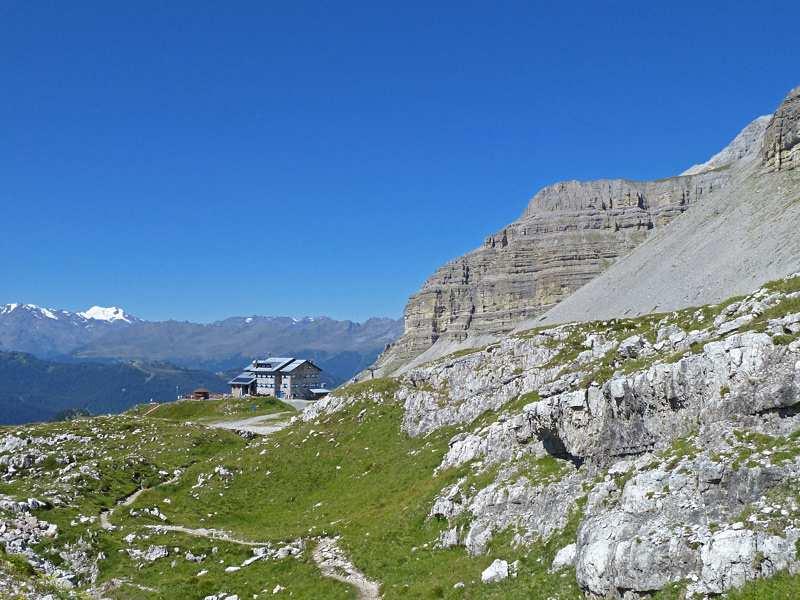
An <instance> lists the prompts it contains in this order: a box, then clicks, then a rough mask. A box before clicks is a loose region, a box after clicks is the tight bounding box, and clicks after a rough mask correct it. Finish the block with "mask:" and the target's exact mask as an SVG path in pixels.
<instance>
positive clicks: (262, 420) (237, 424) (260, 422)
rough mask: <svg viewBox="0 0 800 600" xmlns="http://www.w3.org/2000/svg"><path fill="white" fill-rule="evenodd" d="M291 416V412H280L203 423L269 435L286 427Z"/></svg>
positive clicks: (220, 427)
mask: <svg viewBox="0 0 800 600" xmlns="http://www.w3.org/2000/svg"><path fill="white" fill-rule="evenodd" d="M292 416H294V415H293V414H292V413H286V412H282V413H273V414H270V415H261V416H258V417H248V418H246V419H237V420H235V421H216V422H211V423H205V425H207V426H208V427H217V428H219V429H229V430H232V431H249V432H250V433H255V434H256V435H269V434H270V433H275V432H276V431H280V430H281V429H283V428H284V427H286V426H287V425H288V424H289V419H290V418H291V417H292Z"/></svg>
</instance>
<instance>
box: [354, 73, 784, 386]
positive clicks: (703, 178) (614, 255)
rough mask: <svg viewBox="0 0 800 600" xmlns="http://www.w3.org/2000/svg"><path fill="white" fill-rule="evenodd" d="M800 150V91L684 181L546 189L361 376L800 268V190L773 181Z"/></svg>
mask: <svg viewBox="0 0 800 600" xmlns="http://www.w3.org/2000/svg"><path fill="white" fill-rule="evenodd" d="M798 141H800V88H796V89H795V90H793V91H792V92H791V93H790V94H789V95H788V96H787V98H786V99H785V100H784V102H783V103H782V104H781V105H780V107H779V108H778V110H777V111H776V112H775V114H774V115H772V116H763V117H759V118H757V119H755V120H754V121H753V122H752V123H750V124H749V125H748V126H747V127H745V128H744V129H743V130H742V131H741V132H740V133H739V135H737V136H736V138H735V139H734V140H733V141H732V142H731V143H730V144H729V145H728V146H727V147H726V148H725V149H723V150H722V151H721V152H719V153H718V154H716V155H715V156H713V157H712V158H711V159H710V160H708V161H707V162H705V163H703V164H699V165H695V166H693V167H691V168H690V169H687V170H686V171H685V172H684V173H683V174H682V175H681V176H679V177H673V178H669V179H664V180H659V181H655V182H634V181H628V180H619V179H617V180H601V181H591V182H577V181H569V182H562V183H558V184H555V185H552V186H548V187H546V188H544V189H543V190H541V191H540V192H539V193H538V194H536V196H535V197H534V198H533V199H532V200H531V201H530V203H529V205H528V208H527V209H526V210H525V212H524V214H523V215H522V216H521V217H520V219H519V220H517V221H515V222H514V223H511V224H510V225H508V226H507V227H506V228H504V229H503V230H502V231H500V232H498V233H496V234H494V235H491V236H489V237H488V238H486V240H485V241H484V244H483V246H482V247H481V248H478V249H476V250H474V251H472V252H470V253H469V254H466V255H465V256H462V257H460V258H458V259H456V260H454V261H452V262H450V263H448V264H446V265H444V266H443V267H441V268H440V269H439V270H437V271H436V272H435V273H434V274H433V275H432V276H431V277H430V278H429V279H428V280H427V281H426V282H425V284H424V285H423V286H422V289H421V290H420V291H419V292H418V293H416V294H415V295H414V296H412V297H411V298H410V299H409V301H408V304H407V306H406V310H405V329H404V331H405V332H404V334H403V336H402V337H401V338H400V339H399V340H397V341H396V342H394V343H393V344H391V345H390V346H389V347H388V349H387V350H386V351H385V352H384V353H383V355H381V357H379V359H378V361H377V362H376V363H375V365H374V366H373V368H372V369H370V370H369V371H367V372H365V373H364V374H362V376H361V377H363V376H364V375H366V376H380V375H386V374H391V373H395V372H397V373H402V372H404V371H405V370H406V369H407V368H409V366H414V365H416V364H420V363H421V362H423V361H428V360H431V359H434V358H437V357H439V356H443V355H445V354H447V353H449V352H452V351H454V350H458V349H459V348H464V347H466V346H470V345H471V346H477V345H483V344H485V343H488V342H491V341H493V340H494V339H496V338H497V337H498V336H499V335H502V334H503V333H506V332H508V331H510V330H512V329H513V328H514V327H517V326H519V325H520V323H524V325H523V326H524V327H527V328H529V327H531V326H533V325H532V324H531V323H532V322H534V319H539V318H540V317H541V316H543V315H545V316H544V324H553V323H557V322H566V321H570V320H591V319H599V318H609V317H621V316H631V315H637V314H646V313H648V312H653V311H655V310H674V309H677V308H681V307H684V306H691V305H693V304H704V303H709V302H716V301H719V300H721V299H723V298H726V297H728V296H731V295H733V294H737V293H744V292H746V291H747V290H750V289H753V288H754V287H756V286H758V285H761V284H762V283H764V282H765V281H769V280H770V279H775V278H777V277H782V276H784V275H786V274H787V273H789V272H792V271H793V270H794V269H796V268H797V261H796V260H795V259H794V257H795V256H796V255H797V250H798V249H800V236H798V235H797V234H796V231H795V228H794V227H793V223H794V222H795V220H796V219H795V212H796V210H797V209H798V204H797V202H796V193H797V190H798V189H799V188H800V182H798V181H797V179H796V177H792V176H781V177H778V176H773V175H769V173H774V172H777V171H780V172H784V171H787V170H790V169H792V168H793V167H795V166H796V165H797V164H798V161H800V158H798V157H800V150H798V148H800V144H798ZM701 200H702V202H701ZM690 207H694V208H692V210H688V209H689V208H690ZM787 210H788V211H789V212H791V213H792V214H791V215H788V217H787V215H786V211H787ZM678 216H680V217H681V218H680V219H676V217H678ZM674 221H675V222H678V223H680V224H681V227H678V228H676V225H675V224H673V222H674ZM668 224H669V227H666V225H668ZM644 240H648V243H647V244H643V241H644ZM732 240H735V241H736V243H732ZM698 250H700V251H698ZM623 257H624V260H618V259H620V258H623ZM676 280H678V281H681V282H685V285H679V286H676V285H673V283H672V282H674V281H676ZM597 282H601V283H597Z"/></svg>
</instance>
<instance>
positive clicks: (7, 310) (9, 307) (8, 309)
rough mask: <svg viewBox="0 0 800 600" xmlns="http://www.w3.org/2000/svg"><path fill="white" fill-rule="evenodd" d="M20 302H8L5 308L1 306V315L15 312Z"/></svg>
mask: <svg viewBox="0 0 800 600" xmlns="http://www.w3.org/2000/svg"><path fill="white" fill-rule="evenodd" d="M17 307H19V304H6V305H4V306H3V308H0V315H7V314H8V313H11V312H14V311H15V310H16V309H17Z"/></svg>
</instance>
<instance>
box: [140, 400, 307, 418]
mask: <svg viewBox="0 0 800 600" xmlns="http://www.w3.org/2000/svg"><path fill="white" fill-rule="evenodd" d="M281 412H286V413H294V412H296V411H295V409H294V407H293V406H291V405H289V404H286V403H285V402H281V401H280V400H278V399H277V398H272V397H268V396H263V397H256V398H222V399H214V400H178V401H177V402H165V403H164V404H158V405H153V404H140V405H138V406H136V407H134V408H133V409H131V410H130V411H129V413H130V414H131V415H135V416H144V415H147V416H148V417H152V418H158V419H167V420H170V421H200V422H203V421H224V420H226V419H233V418H245V417H256V416H260V415H269V414H275V413H281Z"/></svg>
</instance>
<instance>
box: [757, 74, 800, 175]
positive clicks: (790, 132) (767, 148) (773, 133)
mask: <svg viewBox="0 0 800 600" xmlns="http://www.w3.org/2000/svg"><path fill="white" fill-rule="evenodd" d="M761 160H762V162H763V163H764V166H765V167H766V168H767V169H768V170H773V171H780V170H782V169H783V170H785V169H794V168H797V166H798V165H800V86H798V87H796V88H794V89H793V90H792V91H791V92H789V95H788V96H786V99H785V100H784V101H783V103H782V104H781V105H780V107H779V108H778V110H777V111H776V112H775V115H774V116H773V117H772V120H771V121H770V122H769V125H768V126H767V129H766V132H765V134H764V143H763V147H762V149H761Z"/></svg>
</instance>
